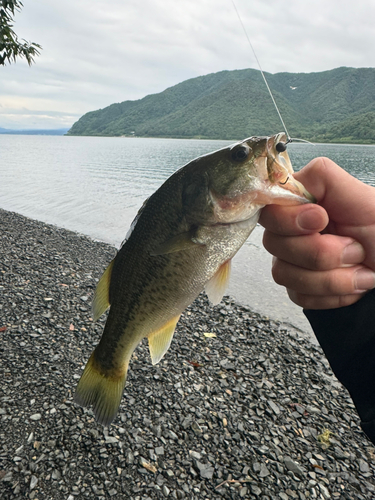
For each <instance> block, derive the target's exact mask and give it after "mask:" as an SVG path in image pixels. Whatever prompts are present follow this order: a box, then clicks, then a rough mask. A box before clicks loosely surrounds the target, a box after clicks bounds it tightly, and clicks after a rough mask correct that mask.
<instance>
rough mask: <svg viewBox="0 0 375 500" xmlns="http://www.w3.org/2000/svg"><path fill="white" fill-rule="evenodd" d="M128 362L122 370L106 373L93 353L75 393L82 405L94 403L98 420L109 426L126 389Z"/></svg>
mask: <svg viewBox="0 0 375 500" xmlns="http://www.w3.org/2000/svg"><path fill="white" fill-rule="evenodd" d="M127 371H128V363H126V364H125V365H124V367H123V369H121V370H116V372H113V373H110V374H105V373H104V371H103V370H100V365H99V363H98V362H97V361H96V359H95V351H94V352H93V353H92V354H91V356H90V359H89V360H88V362H87V364H86V367H85V369H84V371H83V373H82V376H81V378H80V380H79V382H78V385H77V388H76V392H75V394H74V402H75V403H77V404H79V405H80V406H90V405H92V407H93V411H94V414H95V418H96V420H97V421H98V422H99V423H100V424H102V425H103V426H105V427H107V426H109V425H110V424H111V422H112V421H113V420H114V418H115V417H116V415H117V412H118V408H119V406H120V402H121V397H122V393H123V391H124V387H125V382H126V374H127Z"/></svg>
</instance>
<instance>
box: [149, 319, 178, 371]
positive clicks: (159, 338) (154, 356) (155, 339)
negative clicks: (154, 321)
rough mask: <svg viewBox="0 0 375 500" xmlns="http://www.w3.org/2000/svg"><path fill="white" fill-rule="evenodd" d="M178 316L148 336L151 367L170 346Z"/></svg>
mask: <svg viewBox="0 0 375 500" xmlns="http://www.w3.org/2000/svg"><path fill="white" fill-rule="evenodd" d="M179 319H180V315H178V316H175V317H174V318H172V319H171V320H169V321H168V323H166V324H165V325H164V326H162V327H161V328H159V330H156V331H155V332H152V333H150V334H149V335H148V337H147V338H148V348H149V350H150V355H151V361H152V364H153V365H156V363H159V361H160V360H161V359H162V357H163V356H164V354H165V353H166V352H167V351H168V349H169V346H170V345H171V342H172V338H173V333H174V330H175V328H176V324H177V321H178V320H179Z"/></svg>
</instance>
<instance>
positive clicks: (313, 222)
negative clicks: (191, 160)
mask: <svg viewBox="0 0 375 500" xmlns="http://www.w3.org/2000/svg"><path fill="white" fill-rule="evenodd" d="M295 178H296V179H298V180H299V181H300V182H302V184H303V185H304V186H305V187H306V189H307V190H308V191H309V192H311V193H312V194H313V195H314V196H315V197H316V199H317V201H318V204H317V205H313V204H306V205H298V206H291V207H286V206H281V205H269V206H266V207H265V208H264V209H263V210H262V214H261V217H260V223H261V224H262V225H263V226H264V227H265V229H266V230H265V232H264V236H263V244H264V246H265V248H266V250H268V251H269V252H270V253H271V254H272V255H273V256H274V260H273V267H272V275H273V278H274V280H275V281H276V283H278V284H280V285H283V286H285V287H286V288H287V291H288V294H289V297H290V299H291V300H292V301H293V302H295V303H296V304H297V305H300V306H302V307H304V308H305V309H332V308H336V307H342V306H347V305H350V304H353V303H354V302H356V301H357V300H359V299H360V298H361V297H362V295H363V294H364V293H366V292H367V291H368V290H370V289H372V288H375V188H374V187H371V186H368V185H367V184H364V183H362V182H360V181H359V180H357V179H355V178H354V177H352V176H351V175H350V174H348V173H347V172H345V170H343V169H342V168H340V167H339V166H338V165H336V164H335V163H334V162H333V161H331V160H329V159H328V158H316V159H315V160H313V161H311V162H310V163H309V164H308V165H307V166H306V167H304V168H303V169H302V170H301V171H300V172H298V173H296V174H295Z"/></svg>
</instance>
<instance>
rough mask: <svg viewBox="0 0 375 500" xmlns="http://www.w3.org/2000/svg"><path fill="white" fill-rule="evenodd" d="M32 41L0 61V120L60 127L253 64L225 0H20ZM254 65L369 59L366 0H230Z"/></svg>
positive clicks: (374, 46) (374, 39)
mask: <svg viewBox="0 0 375 500" xmlns="http://www.w3.org/2000/svg"><path fill="white" fill-rule="evenodd" d="M23 3H24V8H23V9H22V11H21V12H20V13H17V14H16V17H15V25H14V29H15V31H16V32H17V34H18V36H19V37H20V38H24V39H26V40H28V41H32V42H36V43H39V44H40V45H42V47H43V50H42V52H41V55H40V56H39V57H37V58H36V61H35V64H33V65H32V66H31V67H29V66H28V65H27V64H26V63H25V62H23V61H18V62H17V63H16V64H11V65H7V66H6V67H1V66H0V127H4V128H15V129H22V128H61V127H70V126H71V125H72V124H73V123H74V122H75V121H76V120H77V119H78V118H79V117H80V116H82V115H83V114H84V113H86V112H88V111H92V110H95V109H99V108H103V107H105V106H108V105H109V104H112V103H114V102H121V101H125V100H129V99H130V100H134V99H140V98H142V97H144V96H145V95H148V94H154V93H157V92H161V91H163V90H164V89H166V88H167V87H171V86H173V85H175V84H177V83H180V82H182V81H184V80H187V79H188V78H193V77H196V76H201V75H206V74H208V73H214V72H217V71H222V70H233V69H243V68H257V64H256V61H255V59H254V56H253V54H252V52H251V49H250V47H249V44H248V42H247V40H246V37H245V35H244V33H243V31H242V27H241V24H240V22H239V20H238V18H237V14H236V11H235V9H234V7H233V4H232V0H198V1H197V0H159V1H157V0H111V1H110V2H109V1H108V0H63V1H56V0H23ZM235 3H236V6H237V9H238V11H239V13H240V15H241V18H242V21H243V23H244V25H245V26H246V30H247V32H248V35H249V37H250V39H251V42H252V44H253V46H254V48H255V51H256V53H257V56H258V59H259V61H260V63H261V65H262V68H263V70H264V71H268V72H270V73H278V72H285V71H287V72H304V73H310V72H316V71H324V70H328V69H333V68H336V67H339V66H352V67H356V68H360V67H375V29H374V20H375V1H374V0H358V1H353V0H350V1H349V0H340V1H339V0H267V1H265V0H235Z"/></svg>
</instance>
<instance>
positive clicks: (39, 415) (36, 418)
mask: <svg viewBox="0 0 375 500" xmlns="http://www.w3.org/2000/svg"><path fill="white" fill-rule="evenodd" d="M41 418H42V415H41V413H34V415H31V417H30V420H34V421H36V420H40V419H41Z"/></svg>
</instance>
